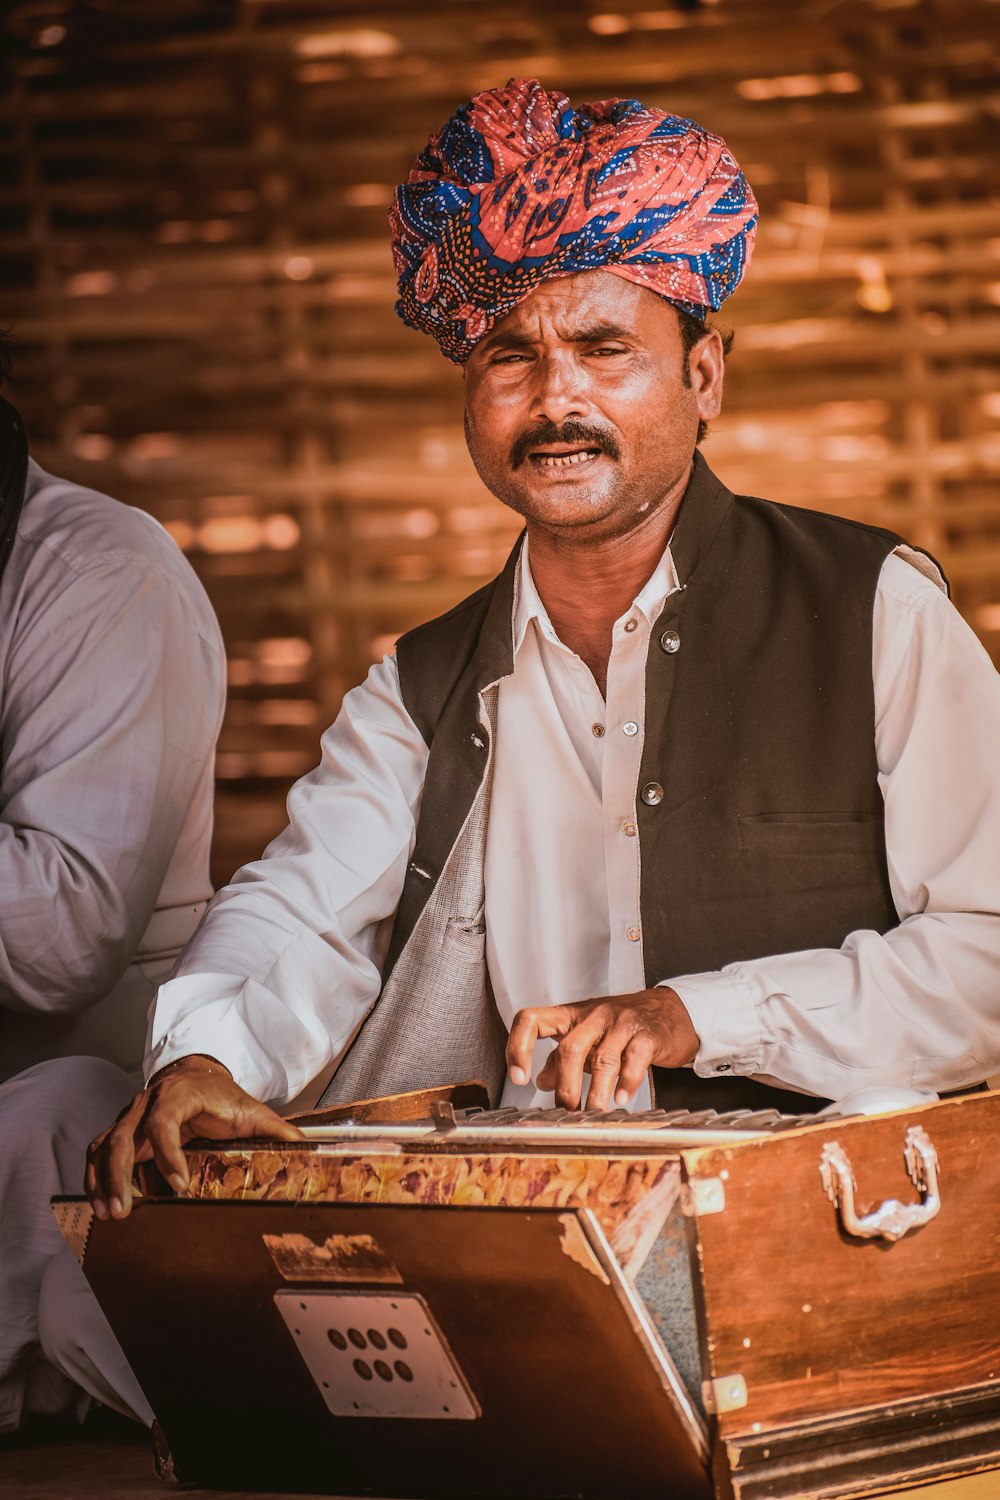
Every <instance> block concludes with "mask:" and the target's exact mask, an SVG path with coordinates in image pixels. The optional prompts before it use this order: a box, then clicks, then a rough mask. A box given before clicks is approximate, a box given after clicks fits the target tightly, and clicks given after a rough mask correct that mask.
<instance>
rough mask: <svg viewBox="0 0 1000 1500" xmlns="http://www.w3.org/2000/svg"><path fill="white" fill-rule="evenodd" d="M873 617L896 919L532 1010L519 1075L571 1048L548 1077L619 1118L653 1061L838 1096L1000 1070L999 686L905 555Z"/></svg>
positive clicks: (565, 1098)
mask: <svg viewBox="0 0 1000 1500" xmlns="http://www.w3.org/2000/svg"><path fill="white" fill-rule="evenodd" d="M874 623H875V633H874V652H873V676H874V686H875V706H876V722H875V746H876V754H877V759H878V766H879V782H880V785H881V788H882V793H883V797H884V800H885V833H886V852H887V859H888V867H889V878H890V882H891V887H892V894H893V900H894V902H895V904H896V908H897V911H898V913H899V918H900V920H899V924H898V926H896V927H893V928H891V929H890V930H889V931H888V932H886V933H878V932H874V931H858V932H853V933H850V934H849V935H848V937H847V938H846V939H845V941H844V943H843V945H842V946H841V947H840V948H839V949H809V950H806V951H803V952H799V953H790V954H788V953H786V954H779V955H775V956H772V957H763V958H760V959H757V960H754V961H752V962H744V963H734V964H729V965H727V966H726V968H724V969H723V970H721V971H719V972H714V973H703V974H689V975H684V976H674V977H670V978H667V979H665V980H664V982H663V986H662V988H660V989H659V990H655V989H654V990H645V991H642V992H641V993H640V994H639V995H626V996H615V997H611V998H610V999H608V1000H589V1001H584V1002H582V1003H581V1004H580V1005H579V1006H568V1007H567V1006H562V1007H549V1008H535V1009H532V1010H526V1011H522V1012H521V1013H520V1015H519V1016H518V1017H517V1019H516V1020H515V1023H514V1027H513V1028H512V1030H511V1045H510V1046H509V1047H508V1054H507V1055H508V1066H509V1069H510V1071H511V1076H512V1078H513V1079H514V1081H517V1076H520V1075H519V1074H518V1075H515V1071H514V1070H515V1069H520V1070H521V1071H522V1072H523V1070H524V1068H525V1066H526V1065H527V1064H526V1063H525V1058H526V1057H529V1058H530V1049H529V1047H528V1043H529V1042H530V1041H531V1040H532V1039H533V1037H534V1036H535V1035H540V1036H556V1037H558V1038H560V1042H559V1046H558V1047H557V1049H556V1051H555V1052H554V1053H553V1056H552V1058H551V1059H550V1061H549V1064H548V1066H547V1074H546V1078H545V1083H543V1080H542V1079H541V1078H540V1079H539V1083H540V1084H542V1086H545V1084H546V1083H547V1084H548V1086H553V1084H554V1085H555V1086H556V1089H557V1101H558V1102H559V1103H561V1104H563V1105H567V1106H569V1107H574V1106H575V1102H576V1101H577V1100H578V1099H579V1097H580V1088H581V1084H582V1074H583V1071H584V1070H585V1069H593V1070H594V1077H593V1083H592V1086H591V1092H590V1095H589V1099H590V1101H591V1102H592V1103H593V1104H594V1105H595V1107H607V1106H608V1105H609V1104H610V1102H611V1099H612V1097H613V1090H615V1085H616V1080H617V1085H618V1088H619V1089H623V1090H624V1091H625V1092H626V1093H627V1094H629V1095H630V1096H631V1095H632V1094H634V1092H635V1087H636V1086H637V1080H638V1078H639V1077H640V1076H641V1074H642V1072H643V1069H644V1068H645V1066H646V1065H647V1064H648V1063H651V1062H652V1063H659V1064H661V1065H663V1066H667V1067H678V1066H683V1065H685V1064H687V1063H693V1066H694V1069H695V1071H696V1072H697V1073H699V1074H700V1075H701V1076H702V1077H714V1076H717V1075H728V1074H733V1073H738V1074H746V1075H753V1076H756V1077H762V1078H764V1079H765V1080H767V1081H771V1082H775V1083H777V1084H780V1085H782V1086H784V1087H786V1088H790V1089H796V1090H799V1091H800V1092H803V1093H808V1094H814V1095H816V1096H818V1097H821V1098H831V1099H836V1098H842V1097H844V1095H846V1094H849V1093H853V1092H854V1091H855V1090H858V1089H861V1088H864V1087H867V1086H871V1085H876V1084H879V1085H897V1086H902V1087H921V1088H929V1089H934V1090H938V1091H942V1090H947V1089H955V1088H961V1087H963V1086H965V1085H967V1084H975V1083H978V1082H980V1081H981V1080H982V1079H983V1078H984V1077H986V1076H988V1075H989V1074H991V1073H995V1072H997V1071H1000V982H998V981H1000V784H998V778H997V776H996V770H995V763H996V755H997V747H998V746H1000V678H998V676H997V673H996V672H995V670H994V668H993V666H992V664H991V662H990V660H989V658H988V657H987V655H986V653H985V651H984V650H983V648H982V646H981V645H980V643H979V642H978V640H977V639H976V637H975V636H974V635H973V633H972V631H971V630H970V629H969V627H968V626H967V625H966V624H965V623H964V621H963V620H962V618H961V616H960V615H959V614H958V613H957V611H956V610H955V609H954V608H953V607H952V606H951V605H950V604H949V603H948V601H947V600H946V599H945V597H944V595H943V594H942V593H941V592H940V591H939V590H938V589H937V588H936V587H935V586H934V585H933V584H932V583H930V582H929V581H928V580H927V579H926V578H923V577H921V576H920V574H918V573H917V572H916V570H915V569H913V568H911V566H910V565H909V564H908V563H906V562H904V561H902V559H900V558H898V557H895V556H893V557H890V558H889V559H887V561H886V564H885V567H884V568H883V573H882V578H881V581H880V586H879V591H878V595H877V598H876V605H875V622H874ZM658 995H660V996H662V1000H660V1001H658V1000H657V996H658ZM566 1012H572V1014H570V1015H567V1014H566ZM681 1012H685V1013H686V1018H687V1023H686V1024H685V1016H684V1015H683V1014H681ZM616 1102H620V1101H616Z"/></svg>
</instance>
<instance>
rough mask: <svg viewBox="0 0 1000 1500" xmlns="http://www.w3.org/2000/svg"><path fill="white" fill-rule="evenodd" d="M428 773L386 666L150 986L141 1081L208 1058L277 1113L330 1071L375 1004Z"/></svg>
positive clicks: (346, 710)
mask: <svg viewBox="0 0 1000 1500" xmlns="http://www.w3.org/2000/svg"><path fill="white" fill-rule="evenodd" d="M426 766H427V746H426V744H425V743H424V740H423V738H422V737H421V735H420V732H419V730H418V729H417V727H416V725H415V724H414V723H413V720H412V719H411V718H410V716H409V714H408V713H407V711H406V708H405V707H404V705H403V702H402V699H401V697H400V692H399V679H398V674H397V670H396V662H395V658H393V657H386V658H385V660H384V661H382V662H381V663H380V664H379V665H377V666H374V667H372V669H371V671H370V672H369V674H368V678H367V681H366V682H365V683H363V684H362V685H361V686H360V687H357V688H355V689H353V691H351V692H350V693H348V694H347V696H346V697H345V699H344V703H343V706H342V708H341V711H340V713H339V714H338V716H337V720H336V722H335V723H334V724H333V726H332V727H331V728H330V729H328V730H327V731H326V733H325V734H324V736H323V739H322V741H321V760H320V764H319V765H318V766H317V768H316V769H315V770H314V771H312V772H310V774H309V775H308V776H305V777H303V778H302V780H301V781H299V782H297V783H296V785H295V786H294V787H293V788H292V790H291V792H290V794H289V798H288V814H289V820H290V821H289V825H288V827H287V828H286V829H285V831H284V832H283V833H282V834H281V835H280V836H279V837H278V838H277V839H276V840H275V841H274V843H272V844H271V845H270V847H269V848H268V849H267V851H266V855H265V858H263V859H261V860H258V861H257V862H256V863H254V864H249V865H246V866H244V868H243V869H242V870H240V871H239V873H238V874H237V876H236V877H235V878H234V880H233V882H232V884H230V885H228V886H226V887H225V888H224V889H223V890H221V891H220V892H219V893H218V895H217V896H216V897H215V899H214V900H213V902H212V904H211V906H210V908H209V910H208V912H207V914H206V916H205V918H204V920H203V922H202V925H201V927H200V928H199V929H198V932H197V933H196V934H195V936H194V938H193V939H192V940H191V942H190V943H189V945H188V947H187V948H186V949H185V952H184V954H183V956H182V958H181V960H180V962H179V964H178V967H177V970H176V974H175V977H174V978H173V979H172V980H170V981H169V983H167V984H165V985H163V986H162V987H161V989H160V992H159V994H158V996H157V1000H156V1005H155V1008H154V1012H153V1016H152V1019H151V1023H150V1038H149V1046H148V1048H147V1056H146V1067H145V1071H146V1077H147V1078H148V1077H149V1076H150V1074H151V1073H153V1072H155V1071H156V1070H157V1069H158V1068H161V1067H164V1066H166V1064H167V1063H169V1062H172V1061H174V1060H175V1059H177V1058H179V1057H184V1056H186V1055H188V1054H190V1053H195V1052H199V1053H205V1054H207V1055H209V1056H211V1057H215V1058H217V1059H218V1060H219V1062H221V1063H223V1064H225V1066H226V1067H227V1068H228V1069H229V1070H230V1072H231V1073H232V1074H233V1076H234V1078H235V1079H236V1080H237V1082H238V1083H239V1084H240V1085H241V1086H242V1087H243V1088H245V1089H246V1090H247V1091H248V1092H249V1093H251V1094H253V1095H254V1096H255V1097H257V1098H259V1099H267V1100H270V1101H271V1102H273V1103H275V1104H284V1103H287V1102H288V1101H289V1100H290V1099H293V1098H295V1096H296V1095H297V1094H298V1093H300V1092H301V1090H302V1089H303V1088H305V1086H306V1084H308V1083H309V1082H310V1081H311V1080H312V1079H313V1078H315V1077H316V1075H317V1074H318V1073H320V1072H321V1071H322V1070H323V1069H324V1068H326V1067H327V1066H329V1064H330V1063H331V1062H332V1061H333V1059H334V1058H335V1057H336V1056H337V1055H338V1054H339V1053H340V1052H341V1051H342V1050H343V1048H344V1046H345V1045H346V1044H347V1042H348V1041H349V1040H350V1038H351V1036H352V1035H353V1033H354V1031H355V1030H356V1029H357V1027H358V1025H359V1024H360V1022H361V1021H362V1020H363V1019H364V1017H365V1015H366V1014H367V1012H368V1011H369V1009H370V1008H371V1006H372V1005H373V1004H374V1002H375V1000H376V999H377V997H378V993H379V989H380V986H381V978H380V971H381V965H382V961H383V960H384V958H385V953H386V949H387V947H388V942H389V936H390V932H391V927H392V920H393V917H394V915H395V911H396V907H397V904H398V902H399V897H400V893H401V891H402V887H403V879H404V877H405V874H406V867H407V863H408V861H409V858H410V854H411V853H412V850H413V845H414V841H415V836H416V816H417V812H418V809H419V802H420V796H421V792H422V790H423V781H424V773H425V770H426Z"/></svg>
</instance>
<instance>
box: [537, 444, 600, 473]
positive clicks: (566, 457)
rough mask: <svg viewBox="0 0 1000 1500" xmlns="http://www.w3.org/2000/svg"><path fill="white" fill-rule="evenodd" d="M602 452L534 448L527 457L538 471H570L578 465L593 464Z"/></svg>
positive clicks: (590, 449)
mask: <svg viewBox="0 0 1000 1500" xmlns="http://www.w3.org/2000/svg"><path fill="white" fill-rule="evenodd" d="M603 451H604V450H603V449H601V448H535V449H533V450H532V452H531V453H529V455H528V457H529V458H530V459H531V462H532V463H533V464H535V465H536V466H537V467H538V468H539V469H546V470H553V469H570V468H574V467H576V466H577V465H579V464H588V463H593V461H594V460H595V459H597V458H601V457H602V456H603Z"/></svg>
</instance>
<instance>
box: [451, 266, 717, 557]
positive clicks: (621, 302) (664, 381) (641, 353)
mask: <svg viewBox="0 0 1000 1500" xmlns="http://www.w3.org/2000/svg"><path fill="white" fill-rule="evenodd" d="M721 397H722V348H721V341H720V340H719V336H718V334H714V333H710V334H709V335H708V337H707V338H706V339H703V340H700V341H699V343H698V344H696V345H695V348H694V349H693V350H692V352H691V354H690V356H688V355H686V354H685V352H684V345H683V342H682V339H681V333H680V325H679V323H678V319H677V314H676V312H675V310H674V308H673V307H671V306H670V304H669V303H667V302H664V301H663V299H662V298H660V297H657V296H656V295H655V294H654V293H653V292H650V291H647V290H646V289H645V288H644V287H640V286H636V285H635V283H633V282H630V281H625V280H623V279H622V277H620V276H614V275H612V274H611V273H610V272H608V271H584V272H582V273H580V274H579V275H576V276H566V277H560V278H558V279H556V280H553V281H548V282H545V283H544V284H543V285H542V286H540V287H539V288H538V289H537V290H536V291H534V292H532V294H531V295H530V297H526V298H525V300H524V301H523V302H521V303H520V304H519V305H518V306H517V307H515V308H514V310H513V312H511V313H508V315H507V317H505V318H504V319H502V321H501V322H499V323H498V324H497V325H496V327H495V328H493V329H492V330H491V331H490V333H489V334H488V335H487V336H486V337H485V338H484V339H482V340H481V341H480V342H479V343H478V344H477V345H476V347H475V349H474V350H473V352H472V354H471V355H470V357H469V359H468V361H467V363H466V366H465V431H466V438H467V440H468V444H469V452H470V453H471V454H472V460H473V462H474V464H475V466H476V468H477V470H478V471H479V474H480V477H481V478H482V480H483V482H484V483H485V484H486V485H487V486H488V487H489V489H490V490H492V492H493V494H494V495H496V496H497V498H498V499H500V500H502V501H503V503H504V504H505V505H509V506H510V507H511V509H512V510H515V511H517V512H518V513H519V514H520V515H522V516H524V517H525V518H526V519H527V520H528V521H529V523H533V524H534V525H535V526H537V527H539V528H541V529H542V530H544V531H548V532H551V533H553V534H554V535H559V536H563V537H566V538H569V537H570V536H572V537H575V538H578V539H579V540H603V539H604V538H608V537H615V536H623V535H626V534H627V533H628V532H630V531H632V530H633V529H634V528H636V527H638V526H641V525H642V524H643V523H644V522H645V521H646V520H648V519H649V518H650V516H651V514H653V513H654V512H655V511H656V509H657V507H658V506H659V504H660V502H661V501H662V500H663V499H664V498H666V497H667V496H669V495H670V493H671V492H672V491H675V490H676V487H677V485H678V484H681V483H683V482H684V481H685V480H686V478H687V474H688V470H689V468H690V465H691V457H692V454H693V453H694V447H695V438H696V435H697V430H698V422H699V419H704V420H706V421H709V420H711V419H712V418H713V417H715V416H717V415H718V411H719V406H720V403H721Z"/></svg>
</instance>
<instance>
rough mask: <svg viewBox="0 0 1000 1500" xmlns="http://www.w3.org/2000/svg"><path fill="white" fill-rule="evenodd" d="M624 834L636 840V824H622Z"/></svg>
mask: <svg viewBox="0 0 1000 1500" xmlns="http://www.w3.org/2000/svg"><path fill="white" fill-rule="evenodd" d="M622 833H624V834H625V836H626V837H627V838H630V839H634V838H635V824H634V823H623V824H622Z"/></svg>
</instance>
